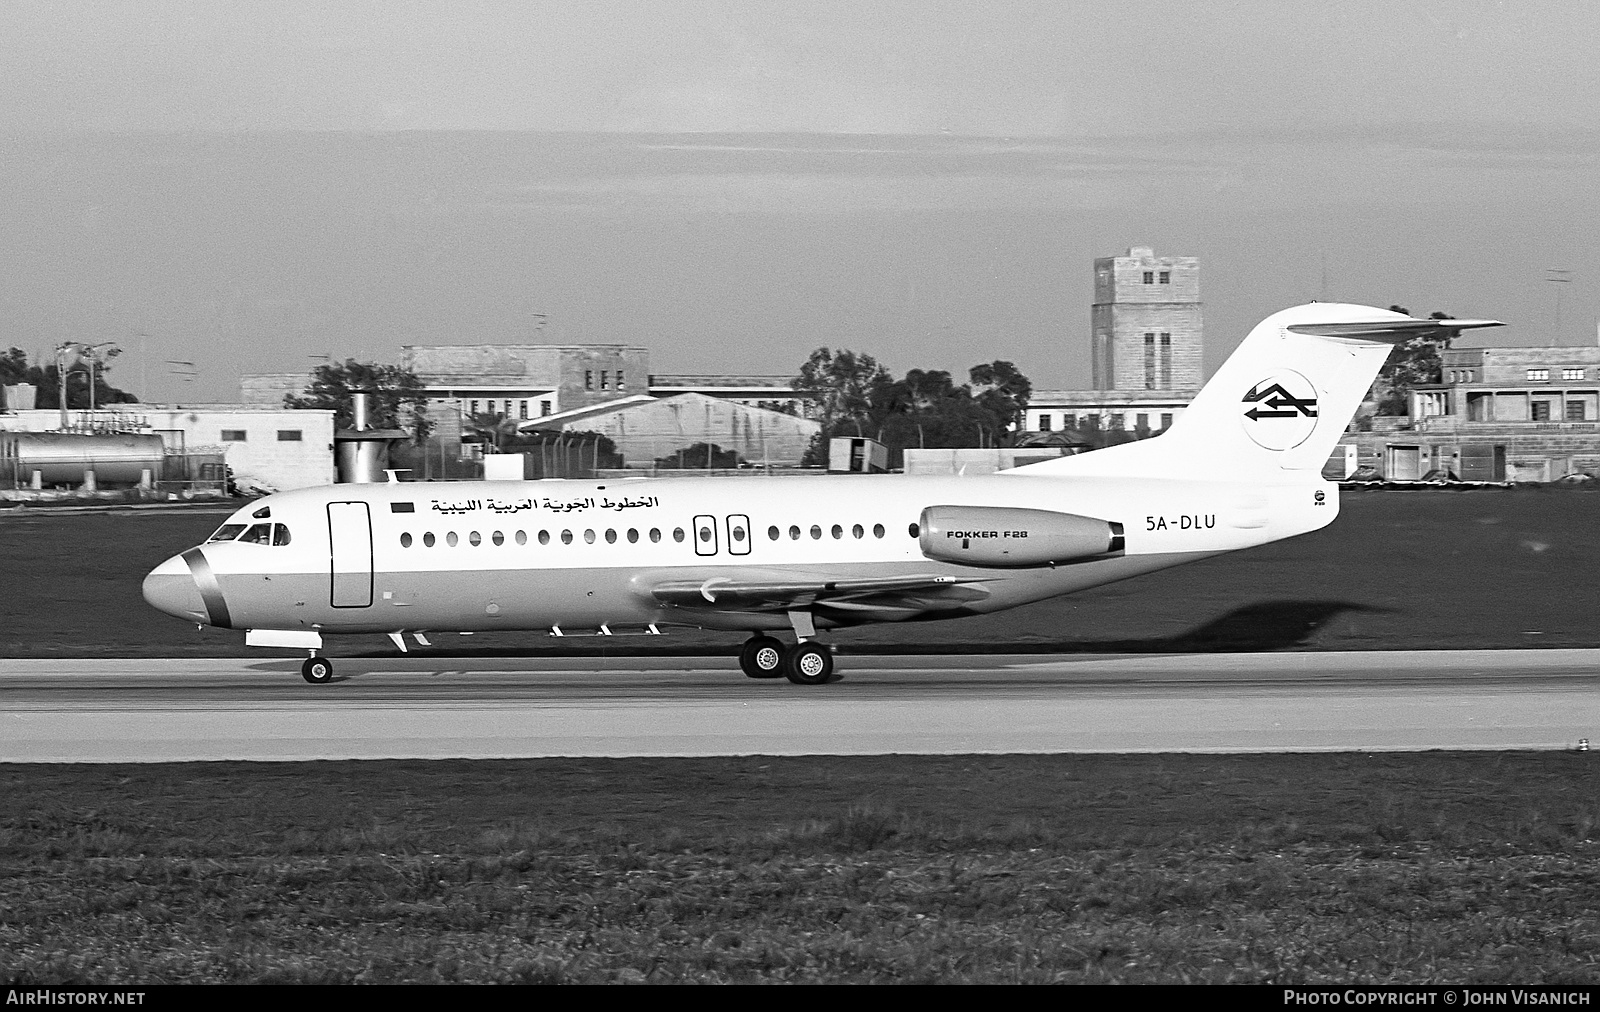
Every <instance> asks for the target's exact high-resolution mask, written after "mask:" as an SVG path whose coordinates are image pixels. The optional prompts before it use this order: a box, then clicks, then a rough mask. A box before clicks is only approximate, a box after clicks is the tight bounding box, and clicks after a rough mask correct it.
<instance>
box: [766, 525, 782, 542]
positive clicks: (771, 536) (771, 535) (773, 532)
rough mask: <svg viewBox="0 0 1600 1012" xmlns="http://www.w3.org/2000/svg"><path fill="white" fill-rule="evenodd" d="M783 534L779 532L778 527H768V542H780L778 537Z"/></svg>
mask: <svg viewBox="0 0 1600 1012" xmlns="http://www.w3.org/2000/svg"><path fill="white" fill-rule="evenodd" d="M782 533H783V532H782V531H780V530H778V529H777V528H776V527H768V528H767V540H768V541H776V540H778V535H780V534H782Z"/></svg>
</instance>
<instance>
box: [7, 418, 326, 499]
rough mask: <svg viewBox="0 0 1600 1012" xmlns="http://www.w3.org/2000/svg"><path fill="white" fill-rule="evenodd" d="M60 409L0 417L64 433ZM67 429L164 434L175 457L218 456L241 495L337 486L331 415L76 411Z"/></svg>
mask: <svg viewBox="0 0 1600 1012" xmlns="http://www.w3.org/2000/svg"><path fill="white" fill-rule="evenodd" d="M61 428H62V426H61V412H60V411H59V410H56V409H50V410H29V411H16V412H11V413H5V414H0V429H6V430H10V431H13V432H53V431H60V430H61ZM68 429H69V430H70V431H77V432H95V431H102V432H132V433H148V434H153V435H158V436H160V437H161V441H162V443H163V445H164V447H165V450H166V453H167V454H168V455H170V456H173V457H184V456H191V457H192V456H207V457H220V458H221V459H222V460H223V461H224V462H225V464H226V466H227V469H228V470H229V471H231V472H232V474H233V478H234V481H235V483H236V484H238V486H239V487H240V488H242V489H250V488H252V487H253V488H256V489H259V490H260V491H283V490H286V489H291V488H306V487H310V486H315V485H331V484H333V481H334V467H333V412H332V411H316V410H306V411H298V410H288V409H284V408H268V407H261V406H255V405H238V404H198V405H177V406H169V405H160V404H124V405H118V407H117V408H116V409H114V410H103V411H94V412H88V411H71V412H69V413H68Z"/></svg>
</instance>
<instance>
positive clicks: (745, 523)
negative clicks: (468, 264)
mask: <svg viewBox="0 0 1600 1012" xmlns="http://www.w3.org/2000/svg"><path fill="white" fill-rule="evenodd" d="M1441 326H1447V327H1448V329H1449V330H1452V331H1453V330H1459V329H1464V328H1469V327H1490V326H1499V324H1498V323H1497V322H1496V321H1493V320H1450V321H1448V322H1447V323H1444V322H1443V321H1438V320H1418V319H1413V318H1411V317H1408V316H1404V315H1401V314H1399V313H1394V312H1389V311H1386V310H1382V309H1373V308H1371V307H1367V306H1352V305H1342V304H1336V303H1328V304H1317V303H1313V304H1311V305H1306V306H1298V307H1295V308H1292V309H1286V310H1284V311H1282V312H1280V313H1276V314H1274V315H1273V316H1270V317H1268V318H1267V319H1266V320H1265V321H1263V322H1262V323H1261V324H1259V325H1258V326H1257V327H1256V328H1255V329H1254V330H1252V331H1251V332H1250V334H1249V336H1248V337H1246V338H1245V340H1244V341H1243V342H1242V343H1241V344H1240V345H1239V347H1238V348H1237V349H1236V350H1235V351H1234V353H1233V354H1232V356H1230V357H1229V359H1228V360H1227V362H1226V363H1224V364H1223V366H1222V368H1221V369H1220V370H1218V371H1217V374H1216V375H1215V376H1213V377H1212V378H1211V380H1210V382H1208V383H1207V384H1206V385H1205V388H1204V389H1203V390H1201V391H1200V394H1199V395H1198V396H1197V397H1196V398H1195V400H1194V402H1193V403H1192V404H1191V405H1190V406H1189V408H1188V410H1187V411H1185V412H1184V414H1183V415H1182V416H1181V417H1179V419H1178V420H1177V421H1176V422H1175V423H1174V424H1173V425H1172V426H1171V428H1170V429H1168V430H1167V431H1166V432H1165V433H1163V434H1161V435H1160V436H1157V437H1155V438H1152V439H1146V440H1142V441H1139V442H1133V443H1126V444H1123V445H1120V446H1114V447H1109V448H1107V449H1104V450H1098V451H1096V452H1093V453H1086V454H1081V455H1079V456H1074V457H1063V458H1060V459H1056V460H1050V461H1046V462H1043V463H1038V464H1031V465H1028V466H1025V467H1019V468H1015V469H1013V470H1009V471H1003V472H1000V473H998V474H994V475H987V476H982V477H978V476H974V477H912V476H903V475H874V476H867V475H840V476H829V477H786V478H760V477H735V478H625V479H605V480H596V481H571V480H545V481H526V482H511V481H497V482H452V483H440V484H428V483H417V482H389V483H384V484H344V485H334V486H331V487H323V488H307V489H299V490H296V491H292V492H283V493H279V494H276V495H270V496H267V497H266V498H264V499H260V500H257V501H256V502H253V503H251V504H250V505H249V506H246V507H244V508H242V509H240V510H239V511H238V512H237V513H235V514H234V515H233V516H232V517H230V518H229V519H228V522H227V523H225V524H223V525H222V527H221V528H219V529H218V530H217V532H216V533H215V534H214V535H212V537H211V539H210V540H209V541H207V542H206V543H205V544H203V545H200V546H199V547H196V548H191V549H189V550H188V551H186V552H184V553H182V554H181V555H177V556H174V557H173V558H171V559H168V560H167V561H166V562H163V563H162V564H161V565H160V566H157V567H156V568H155V569H154V570H153V571H152V572H151V573H150V575H149V576H148V577H146V578H145V581H144V596H145V599H146V600H147V601H149V602H150V604H151V605H153V606H154V607H156V608H158V609H160V610H161V611H164V612H166V613H167V614H169V615H175V616H177V617H179V618H182V619H186V620H188V621H191V622H198V623H201V624H205V625H213V626H218V627H221V628H224V629H243V630H246V632H245V642H246V643H247V644H249V645H252V646H263V647H280V648H294V649H304V650H307V651H309V652H310V657H309V659H307V660H306V661H305V664H304V667H303V668H302V674H303V675H304V676H305V679H306V680H307V681H309V682H327V681H330V680H331V679H332V677H333V666H332V664H331V662H329V660H328V659H327V658H325V657H323V656H321V654H320V653H319V651H320V650H321V648H322V642H323V636H324V635H328V634H337V633H387V634H388V635H389V637H390V638H391V639H392V640H393V641H394V643H395V645H396V646H397V647H398V648H399V649H401V650H405V649H406V642H405V638H404V637H405V636H406V635H407V634H410V635H412V636H413V637H414V638H415V639H416V640H417V641H418V642H419V643H422V644H424V645H426V644H427V643H428V640H427V638H426V634H427V633H429V632H434V631H441V632H448V631H454V632H478V631H482V630H490V629H516V630H537V631H540V632H543V633H547V634H551V635H556V636H565V635H619V634H623V633H646V634H655V633H658V632H659V631H660V628H661V627H662V626H688V627H694V628H702V629H722V630H747V631H749V632H750V633H751V638H750V639H749V641H748V642H746V643H745V645H744V649H743V651H742V652H741V655H740V666H741V667H742V668H743V669H744V672H745V674H747V675H749V676H750V677H752V678H768V677H778V676H780V675H781V676H786V677H788V679H789V680H790V681H792V682H796V683H799V684H804V685H815V684H820V683H823V682H827V681H829V680H830V679H831V677H832V674H833V656H832V653H831V652H830V650H829V649H828V648H827V647H826V645H824V644H823V643H820V642H818V640H817V639H816V636H817V633H818V630H825V629H835V628H841V627H844V626H853V625H860V624H863V623H868V622H909V621H923V620H928V619H942V618H956V617H959V616H964V615H978V614H983V613H986V612H993V611H999V610H1001V609H1004V608H1012V607H1016V606H1017V605H1021V604H1028V603H1030V602H1033V601H1040V600H1043V599H1045V598H1050V597H1056V596H1057V595H1060V594H1068V593H1071V592H1073V591H1076V590H1082V589H1084V588H1086V587H1095V586H1099V585H1100V584H1104V583H1110V582H1112V581H1115V580H1124V579H1127V578H1128V577H1131V576H1137V575H1139V574H1141V573H1149V572H1152V571H1154V570H1158V569H1164V568H1166V567H1168V566H1175V565H1178V564H1180V563H1184V562H1191V561H1193V560H1196V559H1203V558H1207V557H1209V556H1213V555H1217V554H1219V553H1222V552H1230V551H1235V550H1237V549H1241V548H1250V547H1253V546H1255V545H1263V544H1266V543H1268V542H1272V541H1278V540H1281V539H1283V538H1288V537H1293V536H1294V535H1297V534H1304V533H1306V532H1308V531H1314V530H1317V529H1319V528H1321V527H1324V526H1326V525H1327V524H1328V523H1330V522H1331V521H1332V520H1333V518H1334V517H1335V516H1336V515H1337V514H1338V511H1339V489H1338V486H1337V485H1334V484H1331V483H1329V482H1327V481H1324V480H1323V478H1322V476H1321V469H1322V466H1323V464H1324V463H1325V462H1326V461H1327V459H1328V456H1329V454H1330V453H1331V452H1332V450H1333V447H1334V446H1335V444H1336V443H1337V442H1338V440H1339V437H1340V434H1341V433H1343V431H1344V428H1345V425H1346V424H1347V423H1348V421H1349V419H1350V418H1351V416H1352V415H1353V414H1354V412H1355V410H1356V408H1357V406H1358V405H1359V403H1360V401H1361V399H1362V397H1363V396H1364V395H1365V394H1366V391H1367V388H1368V387H1369V386H1370V385H1371V383H1372V380H1373V378H1374V377H1375V376H1376V375H1377V372H1378V369H1379V367H1380V366H1381V365H1382V364H1383V361H1384V359H1385V357H1386V356H1387V355H1388V353H1389V348H1390V346H1391V345H1392V344H1394V343H1396V342H1398V341H1403V340H1405V339H1407V338H1409V337H1413V336H1416V335H1419V334H1428V333H1435V332H1438V331H1439V330H1440V329H1441ZM785 631H787V632H792V634H793V636H794V639H795V642H794V643H793V644H792V645H785V643H784V642H783V641H781V640H779V639H778V638H777V637H776V636H774V633H779V632H785Z"/></svg>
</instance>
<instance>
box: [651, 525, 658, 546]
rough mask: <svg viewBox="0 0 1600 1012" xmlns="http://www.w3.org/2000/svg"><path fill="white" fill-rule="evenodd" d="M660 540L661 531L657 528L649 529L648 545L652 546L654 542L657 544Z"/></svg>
mask: <svg viewBox="0 0 1600 1012" xmlns="http://www.w3.org/2000/svg"><path fill="white" fill-rule="evenodd" d="M660 540H661V529H660V528H659V527H652V528H650V543H651V544H652V545H653V544H655V543H656V542H658V541H660Z"/></svg>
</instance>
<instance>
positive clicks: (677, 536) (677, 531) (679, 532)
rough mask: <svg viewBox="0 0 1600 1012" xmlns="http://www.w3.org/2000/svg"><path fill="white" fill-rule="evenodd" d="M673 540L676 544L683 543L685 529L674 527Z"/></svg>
mask: <svg viewBox="0 0 1600 1012" xmlns="http://www.w3.org/2000/svg"><path fill="white" fill-rule="evenodd" d="M672 540H674V541H676V542H679V543H680V544H681V543H682V542H683V528H682V527H674V528H673V529H672Z"/></svg>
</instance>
